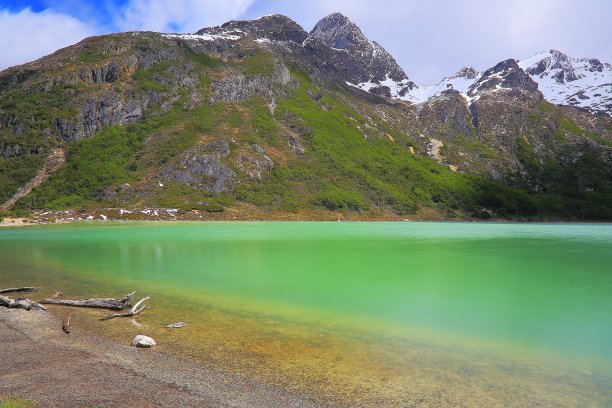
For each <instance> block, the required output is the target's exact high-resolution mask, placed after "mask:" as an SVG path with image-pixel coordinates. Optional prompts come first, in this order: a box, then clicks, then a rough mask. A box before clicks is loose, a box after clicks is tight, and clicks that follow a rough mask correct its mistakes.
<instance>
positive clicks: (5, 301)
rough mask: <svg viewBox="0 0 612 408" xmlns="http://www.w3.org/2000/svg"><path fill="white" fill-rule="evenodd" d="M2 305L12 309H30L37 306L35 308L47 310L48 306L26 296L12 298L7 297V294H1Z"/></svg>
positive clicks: (0, 301) (0, 303) (0, 302)
mask: <svg viewBox="0 0 612 408" xmlns="http://www.w3.org/2000/svg"><path fill="white" fill-rule="evenodd" d="M0 306H5V307H8V308H10V309H24V310H30V309H32V308H35V309H41V310H47V308H46V307H44V306H43V305H41V304H40V303H38V302H35V301H33V300H30V299H25V298H17V299H11V298H10V297H7V296H0Z"/></svg>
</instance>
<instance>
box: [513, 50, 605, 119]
mask: <svg viewBox="0 0 612 408" xmlns="http://www.w3.org/2000/svg"><path fill="white" fill-rule="evenodd" d="M519 66H520V67H521V68H522V69H523V70H524V71H525V72H527V73H528V74H529V75H530V76H531V78H532V79H533V80H534V81H535V82H537V83H538V89H539V90H540V92H542V94H543V95H544V98H545V99H546V100H547V101H549V102H552V103H554V104H557V105H571V106H578V107H581V108H585V109H588V110H590V111H592V112H606V113H608V114H609V115H611V116H612V66H611V65H610V64H606V63H602V62H600V61H599V60H597V59H594V58H573V57H568V56H567V55H565V54H563V53H562V52H559V51H556V50H550V51H544V52H539V53H537V54H535V55H534V56H532V57H530V58H527V59H524V60H522V61H519Z"/></svg>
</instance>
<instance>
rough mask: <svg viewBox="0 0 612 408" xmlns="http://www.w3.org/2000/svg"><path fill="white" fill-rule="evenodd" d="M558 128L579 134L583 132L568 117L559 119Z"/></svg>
mask: <svg viewBox="0 0 612 408" xmlns="http://www.w3.org/2000/svg"><path fill="white" fill-rule="evenodd" d="M559 128H560V129H563V130H565V131H567V132H569V133H572V134H574V135H581V134H582V133H583V131H582V129H580V126H578V125H577V124H576V123H575V122H573V121H572V120H571V119H568V118H561V119H559Z"/></svg>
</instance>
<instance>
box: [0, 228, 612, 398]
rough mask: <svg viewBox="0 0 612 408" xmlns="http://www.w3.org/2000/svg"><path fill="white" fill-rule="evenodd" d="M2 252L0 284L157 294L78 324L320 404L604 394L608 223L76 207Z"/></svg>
mask: <svg viewBox="0 0 612 408" xmlns="http://www.w3.org/2000/svg"><path fill="white" fill-rule="evenodd" d="M0 258H1V259H2V264H1V265H0V287H5V286H16V285H21V284H23V285H33V286H40V287H42V288H43V292H42V293H41V294H40V295H41V296H44V295H47V294H52V293H54V292H55V291H56V290H59V291H62V292H63V293H64V297H66V298H79V297H94V296H116V297H120V296H122V295H124V294H125V293H128V292H131V291H132V290H136V291H137V296H136V297H137V298H138V296H139V295H141V296H151V300H150V301H149V304H150V306H151V309H150V310H147V311H145V312H144V313H143V314H142V315H140V316H138V317H137V318H136V319H134V320H132V319H114V320H111V321H107V322H99V321H97V318H98V317H101V316H103V315H105V314H107V312H105V311H97V310H87V309H78V310H76V309H73V325H74V327H75V328H77V329H78V330H79V331H82V332H84V333H90V334H95V335H98V336H102V337H104V338H109V339H112V340H114V341H116V342H119V343H122V344H129V342H130V340H131V339H132V338H133V336H134V335H135V334H147V335H150V336H152V337H154V338H155V339H156V340H157V342H158V346H157V347H156V348H155V349H154V350H147V351H146V352H152V353H160V354H164V355H170V356H176V357H177V358H181V359H187V360H189V361H193V362H194V363H196V364H198V365H199V366H201V367H205V368H206V369H207V370H214V371H215V372H220V373H226V374H228V375H231V376H236V377H235V378H243V379H248V380H252V381H256V382H257V383H260V384H265V385H266V386H270V387H276V388H277V389H281V390H286V391H287V392H290V393H292V394H296V395H300V396H304V398H306V399H307V400H309V401H316V402H317V403H321V404H327V405H333V406H410V405H411V404H413V405H419V406H487V407H490V406H531V405H534V406H606V405H609V404H610V402H611V401H612V395H611V393H610V387H609V385H610V383H611V381H612V348H611V346H610V344H612V341H611V340H612V327H611V323H610V322H611V321H612V316H611V310H612V300H611V299H610V296H609V293H611V292H612V273H611V272H610V269H609V265H611V264H612V228H611V227H610V226H608V225H597V224H582V225H581V224H510V223H505V224H495V223H488V224H474V223H412V222H411V223H386V222H377V223H367V222H363V223H362V222H357V223H337V222H327V223H326V222H297V223H296V222H294V223H289V222H252V223H250V222H235V223H232V222H217V223H181V222H178V223H87V224H85V223H84V224H68V225H57V226H33V227H28V228H3V229H2V230H0ZM0 312H2V311H0ZM52 312H54V313H58V314H61V313H65V309H62V308H58V307H55V308H52ZM176 321H187V322H189V323H190V324H189V325H188V326H186V327H183V328H180V329H165V328H164V326H165V324H168V323H173V322H176Z"/></svg>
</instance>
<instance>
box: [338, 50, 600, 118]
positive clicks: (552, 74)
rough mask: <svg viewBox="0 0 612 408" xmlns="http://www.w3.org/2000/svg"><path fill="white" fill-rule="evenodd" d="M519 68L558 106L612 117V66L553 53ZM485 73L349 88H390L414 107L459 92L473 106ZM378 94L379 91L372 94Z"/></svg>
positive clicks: (496, 78)
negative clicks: (431, 81)
mask: <svg viewBox="0 0 612 408" xmlns="http://www.w3.org/2000/svg"><path fill="white" fill-rule="evenodd" d="M518 66H519V67H520V68H521V69H522V70H523V71H525V72H526V73H527V74H528V75H529V76H530V77H531V79H533V80H534V81H535V82H536V83H537V84H538V90H539V91H540V92H542V95H543V96H544V99H546V100H547V101H549V102H551V103H554V104H556V105H570V106H577V107H581V108H585V109H588V110H590V111H591V112H594V113H607V114H608V115H610V116H612V65H610V64H607V63H602V62H600V61H599V60H597V59H593V58H572V57H568V56H567V55H565V54H563V53H561V52H559V51H555V50H551V51H544V52H539V53H537V54H535V55H533V56H532V57H530V58H526V59H524V60H520V61H518ZM506 74H508V72H505V71H502V72H498V73H492V74H490V75H489V77H488V79H490V80H492V81H497V82H499V83H498V84H497V85H495V86H494V87H492V88H491V87H487V88H486V89H487V91H492V92H494V91H497V90H499V89H502V88H504V86H503V85H501V83H502V82H503V79H504V76H505V75H506ZM482 75H483V73H481V72H478V71H476V70H475V69H474V68H471V67H465V68H463V69H461V70H460V71H459V72H457V73H456V74H454V75H452V76H450V77H445V78H443V79H442V80H441V81H440V82H439V83H437V84H436V85H414V84H413V83H409V82H408V81H407V80H403V81H394V80H392V79H390V77H389V75H387V77H386V79H385V80H384V81H372V80H370V81H368V82H363V83H359V84H352V83H349V82H347V84H348V85H351V86H354V87H357V88H359V89H362V90H364V91H368V92H372V91H375V90H376V88H378V87H383V86H384V87H388V88H389V89H390V93H391V97H392V98H394V99H399V100H404V101H408V102H411V103H415V104H420V103H424V102H427V101H428V100H430V99H432V98H434V97H437V96H439V95H441V94H442V93H443V92H444V91H447V90H449V89H453V90H456V91H458V92H459V93H460V94H461V95H463V97H464V98H465V99H466V101H467V103H468V104H470V103H471V102H473V101H476V100H478V97H479V95H477V93H479V92H480V91H479V88H480V87H479V86H475V85H476V84H477V83H478V82H479V80H480V79H481V78H482ZM481 85H482V84H481ZM373 93H376V92H373Z"/></svg>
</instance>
